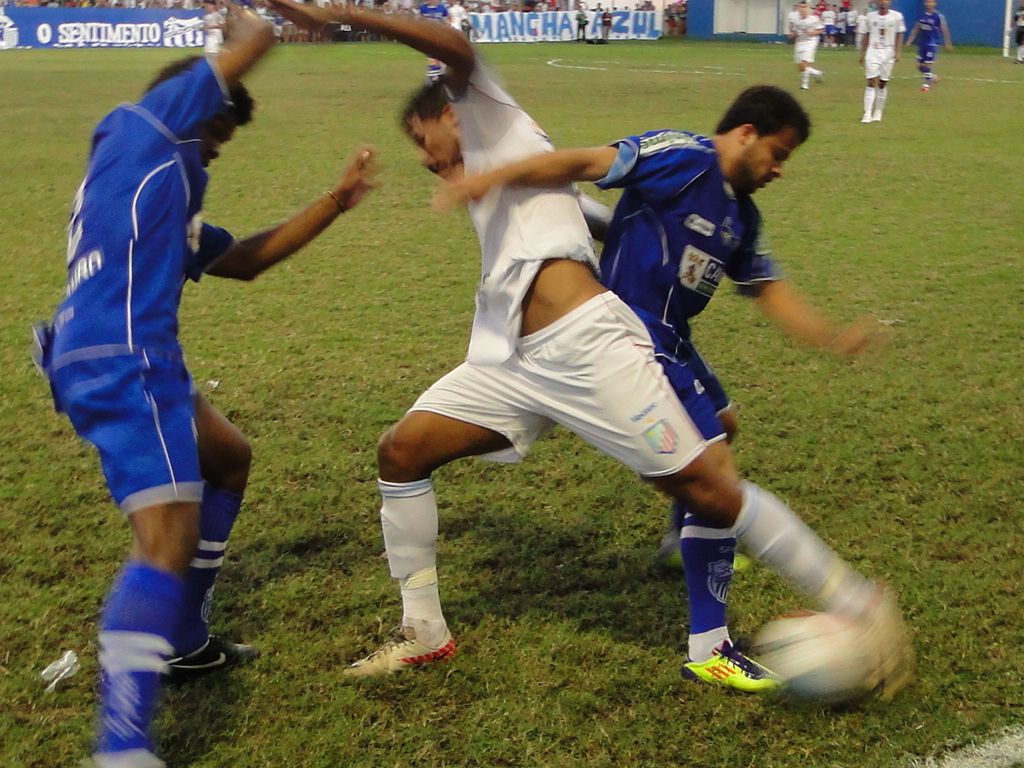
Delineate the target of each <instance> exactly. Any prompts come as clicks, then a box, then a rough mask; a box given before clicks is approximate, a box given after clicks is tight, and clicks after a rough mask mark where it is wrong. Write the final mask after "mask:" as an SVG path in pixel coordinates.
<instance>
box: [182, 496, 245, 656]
mask: <svg viewBox="0 0 1024 768" xmlns="http://www.w3.org/2000/svg"><path fill="white" fill-rule="evenodd" d="M241 506H242V497H241V495H240V494H237V493H232V492H231V491H225V490H224V489H222V488H214V487H213V486H211V485H209V484H208V485H207V486H206V487H205V488H204V489H203V504H202V507H201V508H200V511H199V549H198V550H197V551H196V556H195V557H194V558H193V559H192V564H191V565H190V566H189V568H188V573H186V574H185V605H184V607H183V608H182V614H181V617H182V618H181V624H180V625H179V630H178V639H177V642H176V643H175V648H176V650H177V652H178V655H179V656H184V655H186V654H188V653H191V652H192V651H195V650H198V649H199V648H201V647H202V646H203V644H204V643H205V642H206V640H207V638H209V636H210V632H209V626H208V622H209V620H210V603H211V601H212V600H213V588H214V585H215V584H216V581H217V575H218V574H219V573H220V569H221V566H222V565H223V563H224V552H225V550H226V549H227V545H228V536H229V535H230V534H231V527H232V526H233V525H234V524H235V518H236V517H238V510H239V509H240V508H241Z"/></svg>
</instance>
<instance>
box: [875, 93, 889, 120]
mask: <svg viewBox="0 0 1024 768" xmlns="http://www.w3.org/2000/svg"><path fill="white" fill-rule="evenodd" d="M888 98H889V89H888V88H879V89H878V95H877V96H876V97H875V115H876V116H878V117H881V116H882V110H883V109H885V100H886V99H888Z"/></svg>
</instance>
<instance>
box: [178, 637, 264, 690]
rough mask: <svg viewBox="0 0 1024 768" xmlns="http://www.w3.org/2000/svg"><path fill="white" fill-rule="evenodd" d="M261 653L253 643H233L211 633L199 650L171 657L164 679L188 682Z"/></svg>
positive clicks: (243, 661) (251, 658)
mask: <svg viewBox="0 0 1024 768" xmlns="http://www.w3.org/2000/svg"><path fill="white" fill-rule="evenodd" d="M259 655H260V652H259V651H258V650H256V649H255V648H253V647H252V646H251V645H243V644H241V643H232V642H229V641H227V640H225V639H224V638H222V637H220V636H219V635H210V637H209V639H208V640H207V641H206V643H205V644H203V646H202V647H201V648H200V649H199V650H197V651H192V653H190V654H188V655H187V656H178V657H176V658H173V659H170V660H169V661H168V662H167V672H165V673H164V680H165V681H167V682H168V683H172V684H177V683H187V682H189V681H191V680H195V679H196V678H198V677H202V676H203V675H208V674H209V673H210V672H216V671H218V670H221V669H226V668H228V667H233V666H235V665H237V664H244V663H246V662H248V661H252V660H253V659H255V658H256V657H257V656H259Z"/></svg>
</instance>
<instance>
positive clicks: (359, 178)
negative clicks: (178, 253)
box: [208, 146, 377, 280]
mask: <svg viewBox="0 0 1024 768" xmlns="http://www.w3.org/2000/svg"><path fill="white" fill-rule="evenodd" d="M375 158H376V150H374V148H373V147H370V146H362V147H359V148H358V149H357V150H356V151H355V152H354V153H353V154H352V156H351V158H349V161H348V163H347V164H346V165H345V169H344V170H343V171H342V174H341V178H340V179H339V180H338V183H337V184H335V185H334V186H333V187H331V188H330V189H329V190H328V191H327V192H325V193H324V194H322V195H321V196H320V197H318V198H317V199H316V200H314V201H313V202H312V203H310V204H309V205H308V206H306V207H305V208H303V209H302V210H301V211H299V212H297V213H295V214H294V215H292V216H291V217H290V218H288V219H287V220H286V221H283V222H282V223H280V224H278V225H277V226H276V227H273V228H271V229H268V230H266V231H264V232H260V233H258V234H255V235H252V236H250V237H247V238H245V239H244V240H239V241H238V242H237V243H235V244H234V245H233V246H232V247H231V248H230V249H229V250H228V251H227V253H225V254H224V256H223V257H222V258H221V259H220V260H219V261H218V262H217V263H216V264H215V265H214V266H213V267H211V268H210V270H209V271H208V274H211V275H214V276H216V277H229V278H233V279H235V280H253V279H255V278H256V277H257V276H259V275H260V274H262V273H263V272H265V271H266V270H268V269H270V268H271V267H272V266H274V265H275V264H277V263H279V262H281V261H283V260H284V259H286V258H288V257H289V256H291V255H292V254H293V253H295V252H296V251H298V250H299V249H300V248H302V247H303V246H305V245H306V244H307V243H309V242H310V241H311V240H313V239H314V238H315V237H316V236H317V235H319V234H320V233H321V232H323V231H324V230H325V229H326V228H327V227H328V226H330V225H331V223H332V222H334V221H335V219H337V218H338V217H339V216H340V215H341V214H343V213H345V212H346V211H349V210H351V209H353V208H355V207H356V206H357V205H359V202H360V201H361V200H362V199H363V198H364V197H365V196H366V195H367V194H368V193H369V192H370V191H371V190H372V189H373V188H374V186H375V181H374V179H375V176H376V172H377V170H376V163H375Z"/></svg>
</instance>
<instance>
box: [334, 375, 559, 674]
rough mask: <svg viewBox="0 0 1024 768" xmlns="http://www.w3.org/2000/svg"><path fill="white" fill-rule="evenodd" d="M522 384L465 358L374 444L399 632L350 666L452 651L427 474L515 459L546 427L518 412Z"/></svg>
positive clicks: (387, 668) (399, 663)
mask: <svg viewBox="0 0 1024 768" xmlns="http://www.w3.org/2000/svg"><path fill="white" fill-rule="evenodd" d="M518 389H519V387H518V386H517V384H516V382H515V377H514V376H513V375H512V374H511V373H510V372H509V371H508V370H506V369H505V368H503V367H493V368H478V367H475V366H470V365H468V364H463V365H461V366H459V367H458V368H456V369H455V370H454V371H451V372H450V373H448V374H447V375H446V376H444V377H442V378H441V379H440V380H439V381H438V382H436V383H435V384H434V385H433V386H432V387H430V388H429V389H428V390H427V391H426V392H424V393H423V395H421V396H420V398H419V399H418V400H417V401H416V403H415V404H414V405H413V409H412V410H410V411H409V412H408V413H407V414H406V415H405V416H404V417H403V418H402V419H401V420H400V421H399V422H398V423H397V424H395V425H394V426H392V427H391V428H390V429H388V430H387V431H386V432H385V433H384V435H383V436H382V437H381V439H380V442H379V443H378V446H377V460H378V468H379V477H380V480H379V483H378V486H379V489H380V492H381V497H382V504H381V513H380V514H381V527H382V528H383V531H384V545H385V549H386V551H387V558H388V566H389V568H390V571H391V575H392V577H394V578H395V579H396V580H397V581H398V584H399V590H400V592H401V596H402V612H403V616H402V634H401V636H400V637H398V638H396V639H395V640H393V641H391V642H388V643H386V644H385V645H384V646H383V647H381V648H380V649H378V650H377V651H375V652H374V653H372V654H370V655H369V656H367V657H366V658H364V659H361V660H360V661H357V662H356V663H355V664H353V665H352V666H351V667H349V668H348V670H346V674H348V675H352V676H369V675H380V674H388V673H390V672H396V671H399V670H402V669H407V668H411V667H413V666H417V665H422V664H425V663H430V662H435V661H444V660H445V659H447V658H449V657H450V656H452V655H453V654H454V653H455V645H454V642H453V641H452V638H451V634H450V632H449V630H448V625H447V622H446V620H445V617H444V613H443V611H442V608H441V602H440V595H439V591H438V576H437V564H436V553H437V528H438V516H437V502H436V499H435V496H434V489H433V484H432V482H431V479H430V476H431V474H432V473H433V471H434V470H435V469H437V468H438V467H441V466H443V465H445V464H447V463H449V462H451V461H454V460H455V459H458V458H462V457H467V456H479V455H482V454H494V455H493V456H492V458H495V459H496V460H500V461H515V460H518V457H519V456H521V455H524V454H525V453H526V451H527V450H528V449H529V445H530V444H531V443H532V442H533V440H535V439H536V437H538V436H539V435H540V434H541V433H542V432H543V431H544V430H545V429H546V428H547V426H549V422H548V421H547V420H546V419H543V418H541V417H537V416H534V415H531V414H528V413H521V412H520V405H521V404H518V403H517V402H516V400H517V399H518V395H519V393H518V392H517V390H518Z"/></svg>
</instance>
